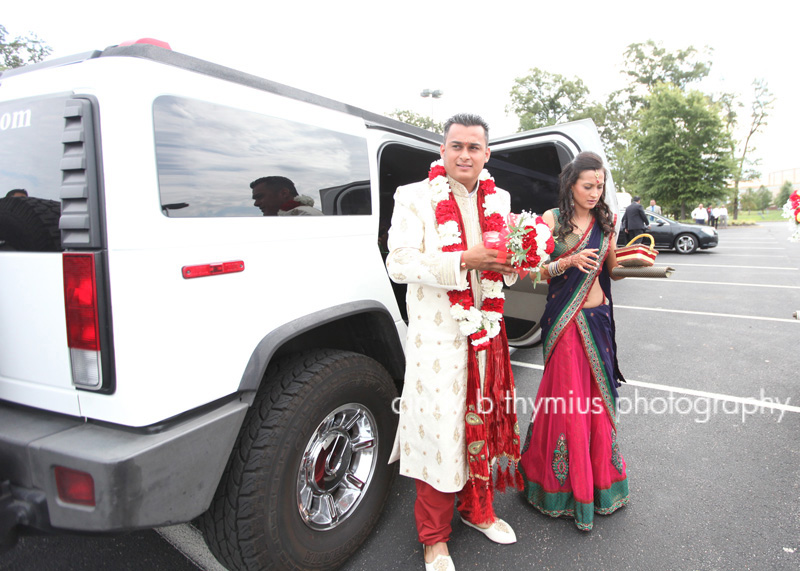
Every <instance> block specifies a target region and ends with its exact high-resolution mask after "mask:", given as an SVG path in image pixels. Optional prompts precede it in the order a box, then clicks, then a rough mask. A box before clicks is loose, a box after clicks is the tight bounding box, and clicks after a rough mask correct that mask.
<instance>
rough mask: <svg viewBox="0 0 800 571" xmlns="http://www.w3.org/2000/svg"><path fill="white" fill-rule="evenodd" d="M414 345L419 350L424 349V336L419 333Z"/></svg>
mask: <svg viewBox="0 0 800 571" xmlns="http://www.w3.org/2000/svg"><path fill="white" fill-rule="evenodd" d="M414 345H416V346H417V349H419V348H420V347H422V335H420V334H419V333H417V337H416V338H415V339H414Z"/></svg>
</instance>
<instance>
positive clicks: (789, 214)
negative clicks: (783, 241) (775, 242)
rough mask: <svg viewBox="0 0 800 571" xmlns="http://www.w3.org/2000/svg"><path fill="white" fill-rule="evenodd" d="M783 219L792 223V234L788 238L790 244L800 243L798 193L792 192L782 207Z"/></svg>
mask: <svg viewBox="0 0 800 571" xmlns="http://www.w3.org/2000/svg"><path fill="white" fill-rule="evenodd" d="M783 217H784V218H790V219H792V220H793V221H794V225H795V230H794V234H792V235H791V236H789V240H790V241H792V242H800V192H798V191H796V190H795V191H794V192H793V193H792V194H791V196H789V200H787V201H786V204H784V205H783Z"/></svg>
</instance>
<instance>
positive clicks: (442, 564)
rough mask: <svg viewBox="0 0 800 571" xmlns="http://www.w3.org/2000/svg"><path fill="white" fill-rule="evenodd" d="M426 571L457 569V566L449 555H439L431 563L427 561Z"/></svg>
mask: <svg viewBox="0 0 800 571" xmlns="http://www.w3.org/2000/svg"><path fill="white" fill-rule="evenodd" d="M423 560H424V556H423ZM425 571H456V567H455V565H453V559H452V558H451V557H450V556H449V555H437V556H436V558H435V559H434V560H433V561H432V562H431V563H428V562H427V561H426V562H425Z"/></svg>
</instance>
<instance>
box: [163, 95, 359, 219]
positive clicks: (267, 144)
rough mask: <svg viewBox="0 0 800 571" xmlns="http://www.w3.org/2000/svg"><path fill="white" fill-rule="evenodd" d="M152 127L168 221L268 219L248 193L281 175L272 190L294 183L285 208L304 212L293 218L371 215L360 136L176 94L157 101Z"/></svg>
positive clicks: (164, 210)
mask: <svg viewBox="0 0 800 571" xmlns="http://www.w3.org/2000/svg"><path fill="white" fill-rule="evenodd" d="M153 121H154V126H155V144H156V164H157V168H158V184H159V191H160V195H161V210H162V212H163V213H164V215H165V216H169V217H172V218H206V217H229V216H234V217H236V216H238V217H250V216H267V215H270V214H268V212H270V210H269V209H268V208H267V207H265V208H264V212H262V209H261V207H260V206H256V205H255V204H254V199H253V190H251V188H250V183H252V182H254V181H257V180H259V179H262V178H264V177H279V178H277V179H271V178H270V179H269V183H268V184H270V185H275V184H278V182H276V181H282V185H283V186H286V184H285V181H286V179H289V181H291V183H293V185H294V188H295V190H296V192H297V194H298V195H299V196H298V197H297V199H296V200H294V201H290V202H289V203H288V204H289V207H292V206H293V205H298V204H299V205H300V206H302V208H299V209H295V210H294V213H295V214H297V213H303V214H324V215H360V214H371V213H372V204H371V199H370V184H369V155H368V151H367V142H366V139H364V138H362V137H357V136H354V135H349V134H346V133H340V132H337V131H332V130H329V129H325V128H321V127H318V126H315V125H310V124H304V123H297V122H294V121H288V120H286V119H281V118H279V117H272V116H269V115H262V114H259V113H253V112H250V111H242V110H240V109H235V108H232V107H225V106H222V105H217V104H213V103H208V102H205V101H198V100H195V99H188V98H185V97H174V96H162V97H158V98H157V99H156V100H155V102H154V103H153ZM262 194H263V193H262ZM312 200H313V203H311V201H312ZM285 204H287V203H285ZM289 207H287V208H289ZM281 211H282V212H285V211H286V209H281Z"/></svg>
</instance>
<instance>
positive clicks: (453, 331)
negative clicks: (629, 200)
mask: <svg viewBox="0 0 800 571" xmlns="http://www.w3.org/2000/svg"><path fill="white" fill-rule="evenodd" d="M448 181H449V183H450V188H451V189H452V191H453V195H454V196H455V199H456V202H457V203H458V206H459V209H460V210H461V217H462V219H463V222H464V231H465V234H466V240H467V247H472V246H474V245H476V244H480V243H481V242H482V238H481V229H480V225H479V222H478V209H479V208H483V205H479V204H478V193H477V192H473V193H472V194H471V195H470V194H469V193H468V191H467V189H466V188H464V186H463V185H461V184H460V183H458V182H456V181H455V180H454V179H452V178H450V177H448ZM496 191H497V195H498V197H502V198H501V201H502V204H503V211H502V212H501V213H500V214H501V215H502V216H503V218H504V219H505V218H506V216H507V215H508V213H509V209H510V197H509V195H508V193H507V192H506V191H504V190H501V189H499V188H498V189H496ZM434 206H435V205H434V204H433V202H432V201H431V191H430V188H429V186H428V181H427V180H424V181H420V182H417V183H413V184H409V185H406V186H401V187H399V188H398V189H397V192H396V193H395V196H394V213H393V215H392V226H391V228H390V230H389V256H388V258H387V259H386V267H387V269H388V271H389V276H390V277H391V278H392V280H394V281H395V282H398V283H405V284H408V293H407V295H406V303H407V306H408V337H407V340H406V374H405V385H404V387H403V396H402V401H401V404H400V420H399V424H398V428H397V436H396V438H395V441H394V449H393V451H392V456H391V458H390V462H394V461H395V460H398V459H399V460H400V473H401V474H402V475H403V476H409V477H411V478H416V479H419V480H422V481H424V482H427V483H428V484H430V485H431V486H433V487H434V488H436V489H437V490H439V491H441V492H458V491H460V490H461V488H463V487H464V484H465V483H466V481H467V458H466V444H465V431H464V415H465V413H466V386H467V348H468V346H467V344H468V339H467V338H466V337H465V336H464V335H462V334H461V332H460V330H459V327H458V323H457V322H456V321H455V320H454V319H453V317H452V316H451V315H450V300H449V298H448V296H447V292H448V291H449V290H451V289H464V288H466V287H467V273H468V272H467V270H462V269H461V268H460V261H461V252H442V244H441V241H440V238H439V234H438V232H437V225H436V218H435V215H434ZM471 273H472V276H471V278H470V279H471V282H472V292H473V296H474V299H475V305H476V307H480V304H481V291H480V276H479V275H478V274H479V272H477V271H472V272H471ZM506 280H507V283H513V282H514V281H515V280H516V275H513V276H511V277H510V278H506ZM478 355H479V366H480V368H481V370H483V366H484V361H483V360H484V359H485V351H481V352H480V353H478Z"/></svg>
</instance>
